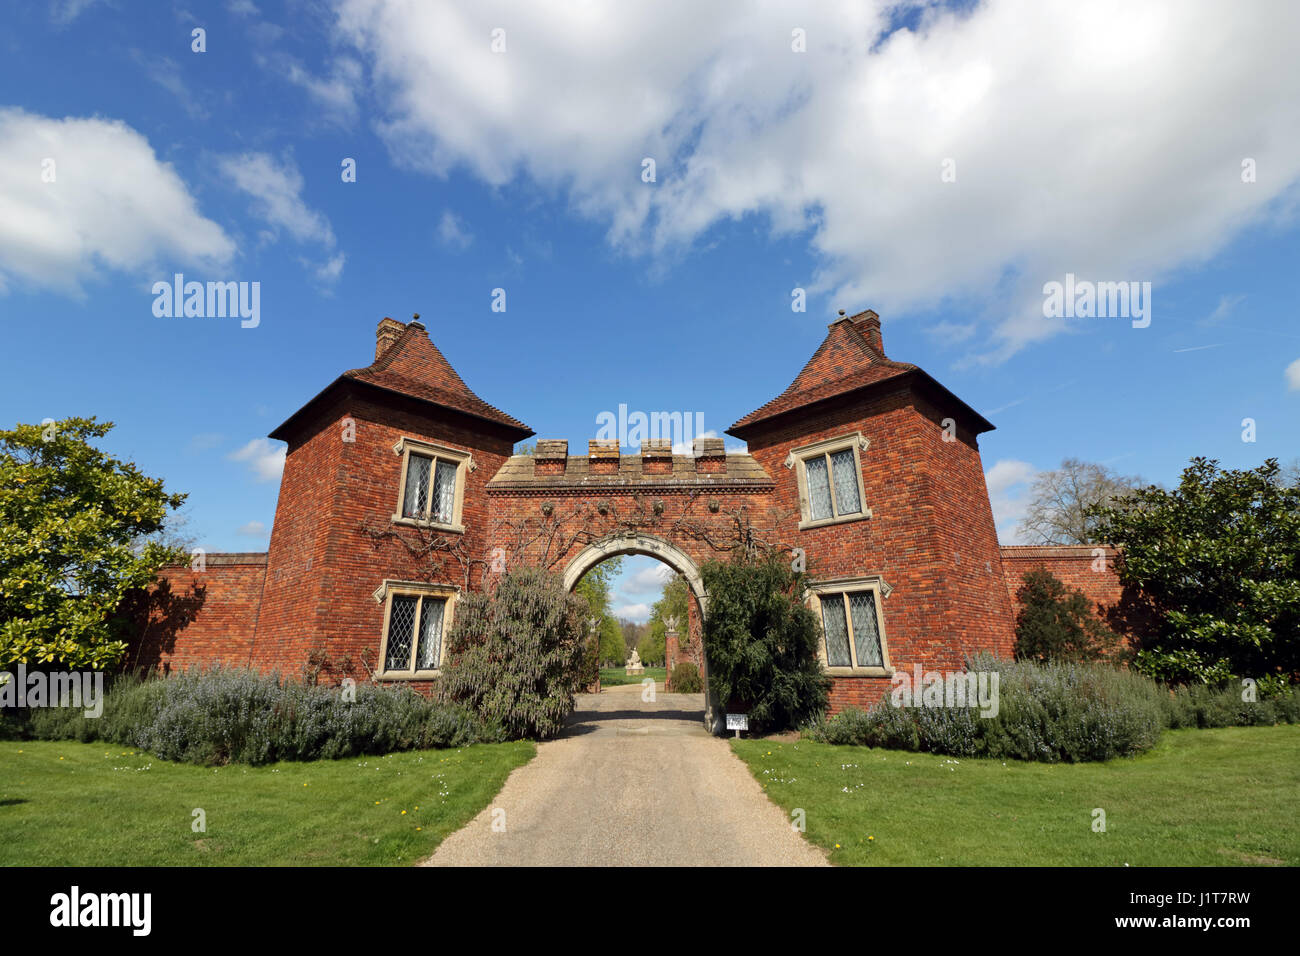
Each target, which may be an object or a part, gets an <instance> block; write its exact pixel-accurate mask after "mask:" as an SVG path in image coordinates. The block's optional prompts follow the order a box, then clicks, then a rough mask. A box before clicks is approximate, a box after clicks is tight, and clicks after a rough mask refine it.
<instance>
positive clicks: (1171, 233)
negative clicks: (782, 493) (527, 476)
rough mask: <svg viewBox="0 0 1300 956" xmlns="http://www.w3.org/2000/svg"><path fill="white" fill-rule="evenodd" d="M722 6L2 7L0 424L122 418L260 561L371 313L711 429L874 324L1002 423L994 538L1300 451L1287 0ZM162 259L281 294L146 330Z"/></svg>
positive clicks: (217, 533)
mask: <svg viewBox="0 0 1300 956" xmlns="http://www.w3.org/2000/svg"><path fill="white" fill-rule="evenodd" d="M679 6H680V8H681V9H677V7H679ZM724 6H725V5H718V6H717V8H716V9H715V8H714V7H712V6H709V5H703V6H701V5H698V4H676V3H664V4H659V5H655V6H654V7H653V9H651V8H650V7H646V8H644V9H640V8H633V7H630V6H628V5H605V4H597V3H586V4H568V5H560V6H555V5H551V4H548V3H542V2H538V3H530V4H512V3H500V4H494V3H485V4H475V5H472V9H470V5H463V4H462V5H461V7H462V9H459V10H458V9H456V7H455V5H448V4H442V3H435V2H430V3H421V4H406V3H401V2H397V0H392V2H388V0H338V2H324V0H322V2H286V3H272V2H269V0H267V2H261V0H255V2H248V0H242V2H214V3H187V4H174V5H169V4H166V3H159V4H153V5H150V7H149V10H150V14H149V15H148V16H145V15H143V14H142V13H141V8H140V7H138V6H136V5H135V4H131V3H127V2H125V0H63V2H61V3H55V4H45V3H30V4H23V3H19V4H17V5H15V6H13V7H11V8H10V9H9V11H8V14H7V16H8V23H7V26H8V29H7V30H6V31H5V33H4V36H3V37H2V38H0V52H2V53H3V55H2V56H0V322H2V323H3V326H2V329H3V348H0V408H3V419H4V420H5V421H7V422H14V421H28V422H31V421H40V420H42V419H44V418H55V419H58V418H62V417H65V416H69V415H95V416H97V417H99V418H100V419H101V420H111V421H114V422H116V423H117V428H116V429H115V431H114V432H113V433H112V434H111V435H110V436H109V438H108V440H107V442H106V444H107V447H108V448H109V449H110V450H111V451H112V452H114V453H116V454H119V455H122V456H126V457H129V458H131V459H133V460H135V461H136V462H137V463H138V464H139V465H140V466H141V467H142V468H143V469H144V470H145V471H146V472H147V473H150V474H155V475H160V476H163V477H164V478H165V479H166V480H167V484H168V486H169V488H172V489H174V490H178V491H185V492H188V493H189V496H190V497H189V501H188V503H187V506H186V508H185V512H186V514H187V515H188V520H189V526H188V527H189V530H190V531H191V532H192V533H194V534H195V535H197V536H198V538H199V540H200V542H201V543H202V544H203V545H204V546H205V547H207V548H208V549H210V550H260V549H263V548H265V546H266V543H267V536H268V534H269V529H270V525H271V522H272V519H273V517H274V511H275V502H276V495H277V491H278V480H277V479H278V464H279V458H278V456H279V454H281V453H282V449H283V446H282V445H280V444H279V443H274V442H269V441H266V440H265V436H266V434H267V432H269V431H270V430H271V429H272V428H273V427H275V425H277V424H278V423H279V422H280V421H282V420H283V419H284V418H285V417H287V416H288V415H289V414H290V413H291V412H292V411H294V410H295V409H296V408H298V407H299V406H300V405H301V404H302V403H303V402H305V401H306V400H307V399H308V398H310V397H311V396H312V395H314V394H315V393H316V392H317V391H318V390H319V389H320V388H322V387H323V386H324V385H325V384H327V383H328V382H329V381H330V380H332V379H333V378H334V377H335V376H336V375H337V374H338V373H339V372H340V371H342V370H344V369H347V368H353V367H357V366H362V365H365V364H368V362H369V360H370V358H371V357H372V355H373V341H374V327H375V324H376V323H377V322H378V320H379V319H380V318H382V317H383V316H385V315H391V316H393V317H395V318H399V319H402V320H407V319H409V318H410V316H411V314H412V313H415V312H419V313H420V314H421V316H422V320H423V321H424V323H425V324H426V326H427V327H428V329H429V332H430V335H431V337H432V338H433V340H434V342H436V343H437V344H438V346H439V347H440V348H441V349H442V350H443V351H444V353H445V354H446V355H447V356H448V358H449V359H450V360H451V362H452V363H453V364H454V365H455V366H456V368H457V369H458V370H459V371H460V372H461V374H462V376H463V377H464V378H465V380H466V381H467V382H468V383H469V384H470V386H471V387H472V388H474V389H475V390H476V391H477V392H478V393H479V394H480V395H481V396H482V397H484V398H485V399H486V400H488V401H490V402H492V403H493V404H495V405H497V406H499V407H501V408H503V409H505V410H506V411H508V412H510V413H511V414H513V415H515V416H517V417H518V418H520V419H522V420H523V421H524V422H526V423H527V424H528V425H530V426H531V427H533V428H534V429H535V430H536V431H537V432H538V435H539V437H544V438H546V437H555V438H567V439H568V440H569V441H570V443H571V444H574V445H578V446H580V445H581V444H582V443H584V442H585V441H586V440H587V439H588V438H591V437H594V436H595V434H596V429H597V424H596V423H597V416H598V415H599V414H600V413H602V412H607V411H614V412H616V411H617V409H618V407H619V405H620V404H626V405H627V406H628V408H629V409H631V410H643V411H647V412H648V411H658V410H664V411H682V412H688V413H691V414H692V415H694V414H695V413H700V414H702V416H703V421H704V427H705V429H707V430H708V431H711V432H714V433H716V434H722V433H723V432H724V430H725V429H726V428H727V427H728V426H729V425H730V424H731V423H732V422H733V421H735V420H736V419H737V418H739V417H741V416H742V415H744V414H745V413H747V412H748V411H750V410H751V409H753V408H754V407H756V406H758V405H760V404H762V403H763V402H765V401H767V400H768V399H769V398H771V397H773V396H774V395H775V394H777V393H778V392H780V391H781V390H782V389H783V388H784V387H785V386H786V385H787V384H788V383H789V382H790V380H791V379H792V378H793V377H794V375H795V374H796V373H797V372H798V370H799V368H800V367H801V366H802V364H803V363H804V361H806V359H807V358H808V356H809V355H810V354H811V353H812V351H813V350H814V349H815V348H816V346H817V344H818V342H819V341H820V340H821V338H822V336H823V335H824V334H825V330H826V325H827V323H828V322H830V321H831V320H832V319H833V318H834V317H835V311H836V310H837V309H839V308H844V309H847V310H848V311H850V312H855V311H859V310H861V309H863V308H874V309H875V310H876V311H877V312H879V313H880V315H881V317H882V320H883V328H884V341H885V346H886V349H887V351H888V352H889V354H890V355H891V357H894V358H899V359H903V360H906V361H911V362H915V363H917V364H919V365H921V366H922V367H924V368H925V369H926V370H927V371H929V372H930V373H931V374H932V375H934V376H935V377H936V378H938V379H939V380H940V381H942V382H943V383H944V384H945V385H947V386H948V387H949V388H950V389H952V390H953V391H954V392H956V393H957V394H958V395H959V396H961V397H962V398H963V399H965V400H966V401H967V402H968V403H969V404H971V405H972V406H974V407H975V408H976V409H978V410H980V411H982V412H983V413H984V414H985V415H986V416H987V417H988V418H989V419H990V420H991V421H992V422H993V423H994V424H995V425H996V426H997V430H996V431H994V432H992V433H991V434H989V435H986V436H984V438H983V440H982V442H981V450H982V453H983V458H984V464H985V468H986V471H987V472H988V473H989V482H990V492H991V496H992V498H993V501H994V505H995V513H996V515H997V517H998V519H999V530H1000V533H1001V534H1002V536H1003V539H1004V540H1005V541H1014V540H1016V534H1015V525H1016V519H1017V515H1018V501H1020V500H1022V498H1021V496H1022V495H1023V493H1024V491H1025V489H1026V488H1027V486H1028V482H1029V481H1030V480H1031V479H1032V476H1033V474H1034V472H1035V471H1036V470H1041V469H1047V468H1051V467H1054V466H1056V465H1057V464H1059V462H1060V460H1061V459H1062V458H1063V457H1066V456H1073V457H1078V458H1083V459H1086V460H1092V461H1101V462H1105V463H1107V464H1110V465H1111V466H1112V467H1115V468H1117V469H1119V470H1121V471H1123V472H1125V473H1136V474H1140V475H1142V476H1144V477H1145V478H1147V479H1149V480H1153V481H1159V482H1166V483H1167V482H1170V481H1172V480H1174V479H1175V477H1176V476H1177V474H1178V471H1179V469H1180V468H1181V467H1182V466H1183V465H1184V464H1185V463H1186V461H1187V459H1188V458H1189V457H1191V456H1193V455H1207V456H1211V457H1216V458H1219V459H1221V460H1222V461H1223V462H1224V464H1226V465H1229V466H1234V467H1241V466H1253V465H1255V464H1258V463H1259V462H1261V461H1262V460H1263V459H1265V458H1267V457H1270V456H1275V457H1279V458H1281V459H1283V460H1284V461H1288V460H1291V459H1294V458H1295V457H1296V456H1297V455H1300V324H1298V323H1297V322H1296V320H1295V319H1296V312H1295V303H1296V301H1297V292H1298V291H1300V275H1298V270H1297V269H1296V263H1297V261H1298V260H1300V230H1298V229H1297V220H1296V209H1297V196H1298V195H1300V192H1298V186H1297V184H1298V183H1300V74H1297V71H1295V70H1294V67H1293V63H1294V60H1295V55H1296V53H1297V51H1296V50H1295V48H1294V47H1295V45H1296V40H1295V37H1296V36H1298V35H1300V22H1298V17H1300V13H1297V8H1296V7H1295V6H1294V5H1290V4H1266V3H1253V2H1252V3H1245V4H1243V5H1240V6H1238V7H1233V8H1232V9H1229V8H1227V7H1225V6H1224V5H1222V4H1215V3H1206V4H1200V3H1190V2H1189V3H1178V4H1169V5H1161V4H1150V5H1143V6H1142V7H1141V8H1140V9H1138V10H1134V9H1132V8H1131V7H1128V6H1125V5H1117V6H1114V7H1110V6H1108V5H1105V4H1090V5H1085V6H1084V8H1082V9H1080V7H1079V5H1077V4H1074V5H1070V4H1060V5H1057V4H1050V3H1044V4H1041V5H1035V6H1034V7H1033V8H1032V9H1030V8H1026V7H1025V6H1024V5H1023V4H1020V5H1016V4H1004V3H991V4H976V5H971V4H960V5H958V6H957V7H955V8H950V7H945V6H942V5H913V4H903V5H897V6H884V5H882V6H872V5H871V4H862V3H826V4H819V5H818V7H817V10H816V11H815V12H812V13H810V12H808V11H804V10H802V9H801V8H800V7H799V6H797V5H793V4H779V3H754V4H749V5H742V6H744V7H745V12H746V15H745V16H743V17H741V16H738V15H735V13H734V11H733V12H732V14H730V15H729V14H728V13H727V11H726V10H725V9H723V7H724ZM196 27H198V28H202V29H203V30H205V31H206V34H205V46H206V49H205V51H204V52H195V51H194V50H193V49H192V44H193V38H192V32H191V31H192V30H193V29H194V28H196ZM498 29H499V30H503V31H504V33H503V34H501V38H503V39H504V49H503V50H498V51H496V52H494V51H493V49H492V44H493V41H494V34H493V31H494V30H498ZM800 31H801V32H802V34H803V38H802V41H800V38H799V36H798V32H800ZM801 42H802V45H803V50H802V51H800V50H797V49H796V47H798V46H799V45H800V43H801ZM1188 63H1199V64H1209V65H1210V66H1208V67H1207V68H1204V69H1199V68H1198V69H1197V70H1188V69H1187V68H1186V64H1188ZM345 158H352V159H354V160H355V161H356V169H357V176H356V182H344V181H343V179H342V177H341V175H340V172H341V164H342V162H343V160H344V159H345ZM647 158H651V159H654V161H655V174H656V175H655V181H654V182H645V181H644V180H643V170H644V169H645V163H644V160H645V159H647ZM47 159H53V160H54V166H53V168H54V170H55V176H54V181H53V182H47V181H43V179H42V172H43V169H44V168H45V167H44V166H43V163H44V162H45V160H47ZM1243 162H1248V163H1249V165H1250V166H1251V167H1252V169H1253V171H1254V175H1253V177H1248V178H1251V179H1253V181H1243V172H1242V170H1243ZM948 169H951V170H953V171H954V172H955V177H953V176H950V177H949V179H945V178H944V173H945V170H948ZM949 180H951V181H949ZM178 271H179V272H183V273H184V274H185V275H186V277H187V278H190V279H196V280H199V281H206V280H220V281H248V282H253V281H256V282H258V283H260V290H261V310H260V322H259V324H258V326H257V327H256V328H241V327H240V323H239V321H238V320H237V319H226V318H211V319H208V318H159V317H156V316H155V315H154V314H153V308H152V306H153V300H154V297H153V295H152V292H151V288H152V286H153V283H154V282H156V281H160V280H162V281H170V279H171V277H172V275H173V274H174V273H175V272H178ZM1067 272H1071V273H1074V274H1075V275H1077V276H1078V277H1080V278H1082V279H1090V280H1093V281H1119V280H1124V281H1147V282H1151V284H1152V309H1151V323H1150V325H1149V326H1148V327H1146V328H1133V327H1132V325H1131V323H1130V321H1129V320H1128V319H1126V318H1115V317H1111V318H1077V319H1050V318H1046V317H1044V315H1043V310H1042V301H1043V293H1042V287H1043V285H1044V283H1046V282H1049V281H1053V280H1056V281H1060V280H1063V278H1064V276H1065V274H1066V273H1067ZM498 288H500V289H504V290H505V291H506V303H507V305H506V311H505V312H494V311H492V308H491V305H492V293H493V290H494V289H498ZM796 288H799V289H804V290H805V291H806V302H807V305H806V311H804V312H796V311H793V310H792V308H791V303H792V290H794V289H796ZM1245 418H1252V419H1254V420H1255V423H1256V440H1255V441H1254V442H1244V441H1243V440H1242V430H1243V429H1242V420H1243V419H1245ZM728 443H729V444H731V445H735V444H737V443H736V442H735V441H734V440H732V439H728ZM648 568H649V565H648V564H646V563H645V562H643V561H630V562H628V566H627V571H626V572H625V574H624V576H623V577H622V579H621V580H620V582H619V585H618V592H617V593H616V596H615V603H616V605H617V606H618V607H620V608H626V609H627V610H628V614H629V616H633V617H641V616H642V614H643V612H644V610H645V609H646V608H648V605H649V604H650V603H652V602H653V600H654V598H655V597H656V596H657V584H656V582H655V581H654V579H653V576H652V575H651V574H650V573H649V571H648Z"/></svg>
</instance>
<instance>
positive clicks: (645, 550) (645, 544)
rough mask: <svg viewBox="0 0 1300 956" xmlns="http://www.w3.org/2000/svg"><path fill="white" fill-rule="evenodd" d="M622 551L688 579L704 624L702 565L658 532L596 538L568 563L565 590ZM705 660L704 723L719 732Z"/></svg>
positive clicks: (719, 720)
mask: <svg viewBox="0 0 1300 956" xmlns="http://www.w3.org/2000/svg"><path fill="white" fill-rule="evenodd" d="M620 554H643V555H646V556H648V557H652V558H658V559H659V560H660V561H662V562H663V563H664V564H666V565H668V566H669V567H670V568H672V569H673V570H674V571H676V572H677V573H678V574H680V575H681V576H682V577H683V578H685V579H686V585H687V587H689V588H690V589H691V593H692V594H693V595H695V600H696V602H697V604H698V605H699V609H700V618H701V623H703V617H704V614H705V613H706V612H707V606H708V594H707V593H706V592H705V590H704V578H703V576H702V575H701V574H700V568H699V565H697V564H696V563H695V561H694V559H692V558H691V556H690V555H689V554H687V553H686V552H685V551H683V550H682V549H681V548H678V547H677V546H676V545H674V544H673V543H672V542H670V541H666V540H665V539H663V538H660V537H656V536H655V535H650V534H639V533H632V534H611V535H607V536H606V537H604V538H601V539H600V540H598V541H593V542H592V543H591V544H589V545H587V546H586V547H585V548H583V549H582V550H581V551H579V552H578V553H577V554H575V555H574V556H573V557H572V558H571V559H570V560H569V563H568V564H567V565H565V568H564V578H563V580H564V589H565V590H566V591H572V590H573V589H574V588H575V587H576V586H577V584H578V582H579V581H581V580H582V576H583V575H584V574H586V573H587V572H588V571H590V570H591V569H592V568H594V567H595V566H596V565H598V564H600V562H602V561H604V560H605V559H606V558H612V557H615V556H617V555H620ZM701 660H702V661H703V665H704V666H703V667H702V668H701V672H700V680H701V681H702V682H703V684H704V726H705V728H706V729H707V730H708V731H709V732H710V733H718V732H719V730H720V727H721V724H722V718H721V716H720V714H719V712H718V710H719V709H718V707H717V706H715V701H714V699H713V694H712V692H711V691H710V690H709V662H708V655H701Z"/></svg>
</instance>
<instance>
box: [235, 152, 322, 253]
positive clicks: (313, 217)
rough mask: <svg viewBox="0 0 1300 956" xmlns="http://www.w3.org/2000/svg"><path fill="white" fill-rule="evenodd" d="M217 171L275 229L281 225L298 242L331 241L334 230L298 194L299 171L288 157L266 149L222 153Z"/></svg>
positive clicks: (299, 186)
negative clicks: (282, 158) (277, 157)
mask: <svg viewBox="0 0 1300 956" xmlns="http://www.w3.org/2000/svg"><path fill="white" fill-rule="evenodd" d="M218 166H219V167H220V170H221V173H222V175H223V176H225V177H226V178H227V179H229V180H230V182H231V183H232V184H233V185H234V186H235V187H236V188H237V189H239V190H240V191H241V192H244V193H247V194H248V195H249V196H252V197H253V200H254V203H253V211H254V214H255V215H257V216H258V217H259V218H261V219H263V220H264V221H265V222H266V223H268V224H269V225H270V226H272V227H273V228H275V229H284V230H286V231H287V232H288V233H289V235H291V236H293V237H294V238H295V239H297V240H298V241H299V242H318V243H321V244H322V245H325V246H333V245H334V231H333V230H332V229H331V228H330V224H329V220H328V219H326V218H325V216H324V215H322V214H321V213H319V212H317V211H316V210H314V209H312V208H310V207H309V206H308V205H307V204H306V203H305V202H304V201H303V198H302V187H303V179H302V173H300V172H299V171H298V167H297V166H295V165H294V164H293V162H292V161H290V160H286V161H285V162H283V163H277V162H276V161H275V160H274V159H272V158H271V157H270V156H269V155H267V154H266V153H243V154H241V155H238V156H223V157H222V158H221V159H220V161H219V162H218Z"/></svg>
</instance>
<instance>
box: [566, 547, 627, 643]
mask: <svg viewBox="0 0 1300 956" xmlns="http://www.w3.org/2000/svg"><path fill="white" fill-rule="evenodd" d="M622 569H623V559H622V558H621V557H614V558H610V559H608V560H606V561H602V562H601V563H600V564H598V565H596V566H595V567H594V568H592V569H591V570H590V571H588V572H587V573H586V574H584V575H583V576H582V580H581V581H579V582H578V584H577V586H576V587H574V589H573V593H574V594H577V595H578V596H579V597H581V598H583V599H584V600H585V601H586V602H587V607H588V608H589V610H590V613H589V616H588V622H589V623H590V621H591V620H595V621H596V622H597V624H596V632H597V658H598V660H599V661H602V662H606V663H611V664H622V663H623V661H624V660H626V659H627V651H626V649H625V648H624V646H623V632H622V630H621V629H620V627H619V623H618V619H617V618H615V617H614V615H613V614H611V613H610V588H611V585H612V583H613V581H614V579H615V578H616V577H618V574H619V572H620V571H621V570H622Z"/></svg>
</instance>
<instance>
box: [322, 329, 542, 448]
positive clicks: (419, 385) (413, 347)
mask: <svg viewBox="0 0 1300 956" xmlns="http://www.w3.org/2000/svg"><path fill="white" fill-rule="evenodd" d="M343 376H344V378H351V379H355V380H356V381H358V382H368V383H369V384H371V385H378V386H379V387H380V388H386V389H388V390H389V391H392V392H400V393H401V394H403V395H409V396H410V397H412V398H420V399H424V400H425V401H428V402H433V403H435V404H437V405H442V406H443V407H444V408H450V409H453V410H455V411H458V412H464V413H465V414H467V415H474V416H476V417H478V418H485V419H487V420H488V421H490V422H497V423H498V424H501V425H508V426H510V427H511V428H522V429H524V430H525V431H527V432H529V433H530V434H531V433H532V429H530V428H529V427H528V426H527V425H525V424H524V423H523V422H521V421H519V419H517V418H514V417H513V416H510V415H507V414H506V413H505V412H503V411H501V409H499V408H497V407H496V406H495V405H489V404H488V403H487V402H485V401H483V399H481V398H479V397H478V396H477V395H475V394H474V393H473V392H472V391H471V390H470V387H469V386H468V385H466V384H465V382H464V380H463V379H462V378H461V377H460V375H458V374H457V372H456V370H455V369H454V368H452V367H451V363H450V362H448V361H447V359H446V358H444V357H443V354H442V353H441V352H440V351H438V346H436V345H434V344H433V342H432V341H431V340H430V339H429V335H428V333H427V332H426V331H425V330H424V326H423V325H421V324H420V323H419V322H412V323H410V324H409V325H407V327H406V330H405V331H404V332H402V334H401V335H400V336H398V338H397V341H396V342H394V343H393V344H392V346H390V347H389V348H388V349H387V350H386V351H385V352H384V354H383V355H381V356H380V357H379V358H377V359H375V361H374V362H373V363H371V364H370V365H367V366H366V367H365V368H354V369H352V370H351V371H347V372H344V373H343Z"/></svg>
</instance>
